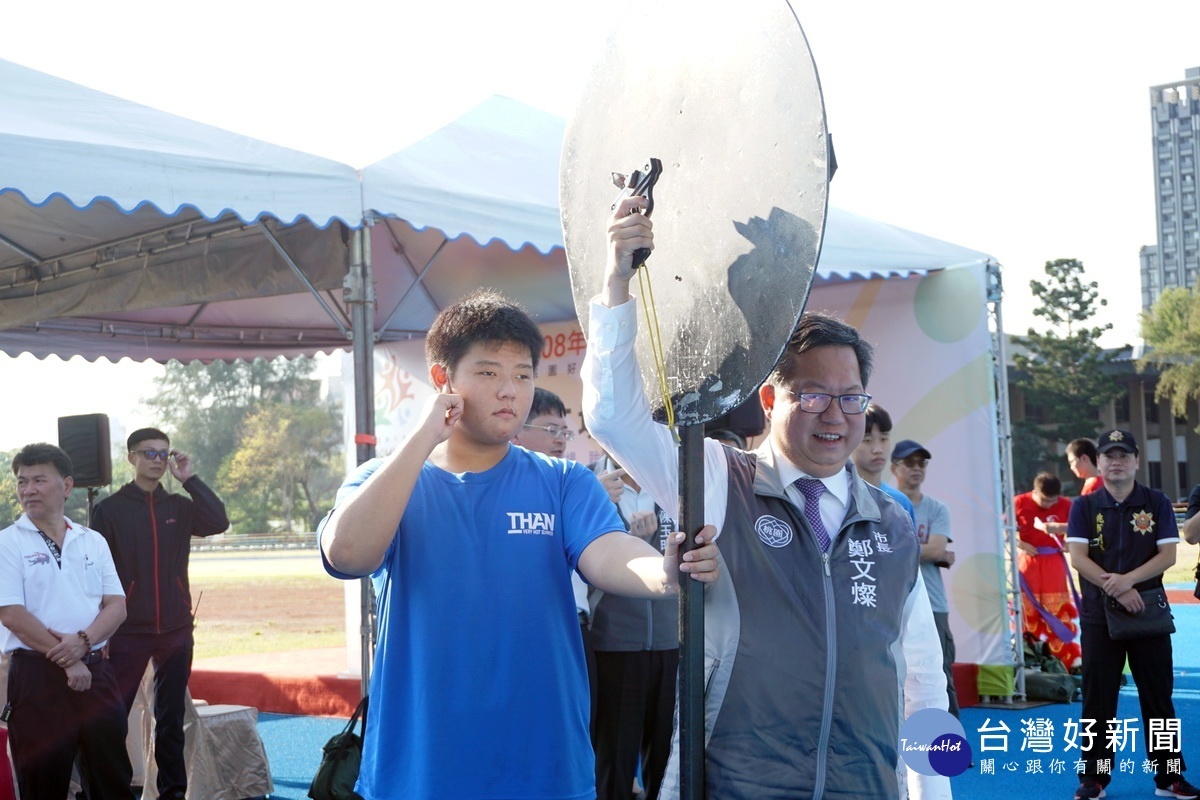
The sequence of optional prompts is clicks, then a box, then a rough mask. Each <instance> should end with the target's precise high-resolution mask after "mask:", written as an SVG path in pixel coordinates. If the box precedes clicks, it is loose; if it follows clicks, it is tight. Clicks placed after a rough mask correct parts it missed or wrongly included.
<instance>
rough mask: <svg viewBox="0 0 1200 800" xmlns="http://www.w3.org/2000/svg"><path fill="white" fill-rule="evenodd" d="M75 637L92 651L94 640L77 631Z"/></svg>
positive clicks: (83, 632)
mask: <svg viewBox="0 0 1200 800" xmlns="http://www.w3.org/2000/svg"><path fill="white" fill-rule="evenodd" d="M75 635H76V636H78V637H79V638H80V639H82V640H83V643H84V644H86V645H87V649H88V650H91V649H92V640H91V639H90V638H88V635H87V633H86V632H85V631H76V632H75Z"/></svg>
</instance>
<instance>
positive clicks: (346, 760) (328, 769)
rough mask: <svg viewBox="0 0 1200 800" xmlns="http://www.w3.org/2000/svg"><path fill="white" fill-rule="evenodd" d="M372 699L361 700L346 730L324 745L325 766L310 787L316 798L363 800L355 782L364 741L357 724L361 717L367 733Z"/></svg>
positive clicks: (322, 758)
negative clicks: (368, 714) (357, 729)
mask: <svg viewBox="0 0 1200 800" xmlns="http://www.w3.org/2000/svg"><path fill="white" fill-rule="evenodd" d="M368 699H369V698H368V697H364V698H363V699H362V701H361V702H359V704H358V708H356V709H354V713H353V714H352V715H351V716H350V721H349V722H347V723H346V727H345V728H343V729H342V732H341V733H338V734H336V735H334V736H333V737H332V738H331V739H330V740H329V741H328V742H326V743H325V747H324V748H322V749H323V754H322V755H321V765H320V766H318V767H317V774H316V775H315V776H313V779H312V784H311V785H310V786H309V787H308V796H309V797H311V798H312V800H362V797H360V796H359V795H358V793H357V792H355V791H354V784H355V782H356V781H358V768H359V764H360V763H361V762H362V745H363V742H362V736H361V735H359V734H357V733H355V732H354V727H355V725H356V724H357V723H358V721H359V719H360V718H361V719H362V729H361V730H362V734H363V735H365V734H366V732H367V700H368Z"/></svg>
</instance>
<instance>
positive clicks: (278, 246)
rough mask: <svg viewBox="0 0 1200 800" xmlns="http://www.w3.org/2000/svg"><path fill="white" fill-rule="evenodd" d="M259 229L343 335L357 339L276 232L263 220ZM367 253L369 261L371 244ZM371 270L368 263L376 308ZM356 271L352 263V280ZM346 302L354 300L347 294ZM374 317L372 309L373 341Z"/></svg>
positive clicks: (370, 284) (370, 322)
mask: <svg viewBox="0 0 1200 800" xmlns="http://www.w3.org/2000/svg"><path fill="white" fill-rule="evenodd" d="M258 229H259V230H261V231H262V233H263V236H266V237H267V241H269V242H270V243H271V244H272V245H273V246H274V247H275V249H276V250H277V251H278V252H279V255H280V257H281V258H283V260H284V263H286V264H287V265H288V266H289V267H291V268H292V272H294V273H296V277H298V278H299V279H300V282H301V283H303V284H304V286H305V288H307V289H308V291H309V293H310V294H311V295H312V296H313V297H315V298H316V299H317V302H318V303H320V304H321V308H323V309H325V313H326V314H328V315H329V318H330V319H331V320H333V324H334V325H336V326H337V328H338V330H339V331H341V332H342V335H343V336H349V337H352V338H354V339H355V341H357V340H358V337H355V336H353V335H352V334H351V332H350V331H348V330H346V326H345V325H343V324H342V321H341V320H340V319H338V318H337V315H336V314H334V313H333V309H332V308H330V307H329V304H328V303H326V302H325V298H324V297H321V292H320V291H319V290H318V289H317V287H315V286H313V285H312V281H310V280H309V279H308V276H307V275H305V274H304V270H302V269H300V265H299V264H297V263H296V262H295V261H294V260H293V259H292V257H291V256H290V255H288V251H287V250H284V249H283V245H282V244H280V243H279V239H277V238H276V237H275V234H273V233H271V231H270V229H268V228H267V226H266V225H263V224H262V222H259V223H258ZM364 230H366V229H365V228H359V229H358V231H356V235H355V237H354V239H355V242H357V240H358V236H357V234H358V233H362V232H363V231H364ZM352 247H353V245H352ZM366 254H367V256H366V257H367V260H368V261H369V260H370V258H371V251H370V247H369V246H367V247H366ZM370 271H371V267H370V264H368V265H367V267H366V273H367V274H366V277H367V279H368V284H369V287H370V288H369V292H370V295H371V299H370V303H371V307H372V309H374V307H375V285H374V284H373V283H370V281H369V279H370V277H371V276H370ZM355 272H356V270H355V268H354V265H351V268H350V275H349V276H348V278H349V279H350V280H353V275H354V273H355ZM347 291H349V288H347ZM346 302H347V304H349V303H350V302H352V301H351V298H350V297H348V296H347V298H346ZM360 302H362V301H360ZM374 317H375V314H374V310H372V312H371V316H370V317H369V318H368V319H367V330H369V331H371V333H372V336H371V341H372V342H374V341H375V338H374V332H375V329H374V327H372V325H373V323H374ZM355 352H356V353H357V352H358V351H357V348H355Z"/></svg>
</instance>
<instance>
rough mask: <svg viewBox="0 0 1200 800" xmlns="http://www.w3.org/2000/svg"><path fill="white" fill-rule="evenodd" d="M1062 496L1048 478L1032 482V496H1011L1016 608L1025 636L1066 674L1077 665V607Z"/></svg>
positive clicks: (1041, 475)
mask: <svg viewBox="0 0 1200 800" xmlns="http://www.w3.org/2000/svg"><path fill="white" fill-rule="evenodd" d="M1061 494H1062V482H1061V481H1059V479H1058V477H1057V476H1056V475H1053V474H1051V473H1049V472H1042V473H1039V474H1038V476H1037V477H1036V478H1034V479H1033V491H1032V492H1026V493H1025V494H1020V495H1017V496H1016V497H1015V498H1014V499H1013V505H1014V506H1015V508H1016V513H1017V533H1018V535H1019V536H1020V542H1019V543H1018V545H1017V546H1018V547H1019V548H1020V550H1021V556H1020V564H1019V567H1020V571H1021V602H1022V608H1023V610H1024V615H1025V633H1027V634H1031V635H1033V636H1034V638H1036V639H1037V640H1039V641H1042V642H1045V643H1046V646H1047V648H1048V649H1049V651H1050V653H1051V654H1052V655H1054V657H1055V658H1057V659H1058V660H1059V661H1061V662H1062V663H1063V666H1065V667H1066V668H1067V669H1068V670H1071V671H1078V670H1079V668H1080V666H1081V665H1082V663H1083V660H1082V656H1081V654H1080V650H1079V604H1078V601H1077V600H1074V599H1073V596H1074V595H1075V587H1074V584H1073V582H1072V581H1071V576H1070V571H1069V569H1068V567H1067V560H1066V557H1065V556H1064V555H1063V536H1064V535H1065V534H1066V531H1067V516H1068V515H1069V514H1070V513H1071V501H1070V500H1067V499H1066V498H1065V497H1060V495H1061Z"/></svg>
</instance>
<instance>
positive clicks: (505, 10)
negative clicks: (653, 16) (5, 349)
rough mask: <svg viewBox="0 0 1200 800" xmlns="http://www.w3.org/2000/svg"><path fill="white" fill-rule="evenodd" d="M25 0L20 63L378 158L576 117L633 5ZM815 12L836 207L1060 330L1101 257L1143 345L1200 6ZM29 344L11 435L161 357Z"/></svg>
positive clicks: (313, 147) (3, 432) (812, 33)
mask: <svg viewBox="0 0 1200 800" xmlns="http://www.w3.org/2000/svg"><path fill="white" fill-rule="evenodd" d="M780 1H781V2H782V0H780ZM722 5H725V4H722ZM10 6H12V7H10V8H6V9H5V23H4V34H3V35H0V58H5V59H8V60H11V61H15V62H17V63H20V64H25V65H27V66H31V67H34V68H36V69H40V70H43V71H46V72H50V73H53V74H55V75H59V76H61V77H64V78H67V79H69V80H73V81H76V82H78V83H82V84H85V85H88V86H91V87H94V88H98V89H101V90H104V91H107V92H110V93H112V94H116V95H119V96H122V97H126V98H129V99H131V100H136V101H138V102H141V103H145V104H147V105H151V106H155V107H158V108H161V109H164V110H167V111H171V112H173V113H177V114H181V115H183V116H187V117H191V118H193V119H197V120H201V121H203V122H207V123H210V124H214V125H218V126H220V127H224V128H228V129H230V130H234V131H237V132H239V133H244V134H247V135H250V136H255V137H258V138H261V139H266V140H269V141H273V142H276V143H279V144H283V145H287V146H290V147H294V148H297V149H300V150H306V151H309V152H312V153H316V154H319V155H323V156H326V157H329V158H334V159H337V160H339V161H344V162H347V163H351V164H354V165H356V166H359V165H362V164H366V163H369V162H371V161H374V160H376V159H378V158H381V157H383V156H385V155H387V154H389V153H391V152H393V151H395V150H398V149H400V148H402V147H404V146H405V145H407V144H409V143H411V142H412V141H415V140H416V139H418V138H420V137H421V136H423V135H425V134H428V133H430V132H432V131H433V130H435V129H437V128H438V127H440V126H441V125H443V124H445V123H446V122H449V121H450V120H452V119H454V118H455V117H457V116H458V115H460V114H461V113H463V112H464V111H466V110H467V109H469V108H470V107H472V106H473V105H475V104H476V103H478V102H479V101H481V100H483V99H484V98H486V97H487V96H489V95H491V94H505V95H508V96H510V97H513V98H515V99H517V100H520V101H522V102H525V103H529V104H531V105H535V106H539V107H541V108H544V109H546V110H548V111H551V112H554V113H558V114H563V115H565V114H566V113H567V112H568V111H569V109H570V107H571V105H572V102H573V99H574V97H575V93H576V92H577V91H578V87H579V86H580V85H581V83H582V81H583V77H584V75H585V73H586V70H587V67H588V65H589V63H590V60H591V57H592V55H593V53H594V52H595V49H596V47H597V46H598V45H599V43H600V42H601V41H602V39H603V36H604V35H605V34H606V32H607V30H608V29H609V28H610V27H611V26H612V24H613V20H612V19H611V17H610V16H609V15H610V14H611V13H612V12H611V8H612V7H615V4H610V3H592V2H583V0H509V2H503V3H499V2H494V0H491V1H488V2H484V1H483V0H479V1H478V2H453V1H452V0H440V2H428V1H426V2H422V3H415V2H410V1H409V0H379V1H376V0H358V1H355V0H346V1H345V2H342V3H338V4H319V5H317V4H313V5H309V4H304V3H295V2H287V3H284V2H265V1H264V0H256V1H254V2H246V1H245V0H242V1H241V2H237V3H234V2H230V1H229V0H210V2H206V3H202V4H199V5H197V4H180V3H164V2H162V1H161V0H154V1H153V2H150V1H146V0H114V2H110V3H95V2H88V3H83V2H79V0H69V1H68V2H65V3H63V2H59V3H14V4H10ZM793 6H794V7H795V9H796V12H797V15H798V17H799V18H800V21H801V24H802V25H803V26H804V30H805V33H806V35H807V37H808V40H809V45H810V47H811V48H812V51H813V55H814V57H815V59H816V63H817V69H818V72H819V74H820V78H821V83H822V88H823V91H824V96H825V105H826V114H827V116H828V125H829V129H830V131H831V132H832V133H833V135H834V141H835V144H836V149H837V156H838V162H839V169H838V173H837V176H836V177H835V179H834V181H833V183H832V185H831V188H830V202H831V204H832V205H835V206H838V207H840V208H843V209H845V210H847V211H852V212H854V213H858V214H863V215H865V216H869V217H874V218H877V219H880V220H883V221H886V222H889V223H892V224H895V225H899V226H901V227H906V228H911V229H913V230H916V231H919V232H921V233H924V234H928V235H931V236H935V237H938V238H941V239H946V240H948V241H951V242H954V243H957V244H960V245H963V246H966V247H970V248H972V249H975V250H981V251H984V252H987V253H990V254H991V255H993V256H994V257H995V258H997V259H998V260H999V261H1000V262H1001V263H1002V264H1003V265H1004V267H1005V271H1004V281H1005V287H1006V292H1007V293H1006V301H1005V306H1004V313H1005V323H1006V328H1007V329H1008V330H1009V331H1010V332H1016V333H1023V332H1024V330H1025V328H1027V327H1028V326H1029V325H1031V324H1036V321H1035V318H1034V317H1033V316H1032V313H1031V312H1032V306H1033V301H1032V296H1031V295H1030V293H1029V290H1028V285H1029V280H1030V279H1031V278H1036V277H1039V276H1040V275H1041V267H1042V265H1043V264H1044V263H1045V262H1046V261H1047V260H1050V259H1055V258H1065V257H1076V258H1080V259H1082V260H1083V262H1084V263H1085V265H1086V266H1087V268H1088V273H1089V275H1090V276H1091V278H1092V279H1093V280H1097V281H1099V283H1100V289H1101V292H1102V295H1103V296H1104V297H1107V298H1108V300H1109V307H1108V309H1106V310H1105V311H1104V313H1103V316H1102V319H1101V321H1104V322H1112V323H1114V325H1115V326H1116V330H1115V331H1114V333H1113V335H1111V336H1109V337H1107V338H1106V339H1105V340H1104V343H1105V344H1107V345H1118V344H1122V343H1126V342H1132V341H1134V340H1135V339H1136V338H1137V336H1138V329H1137V314H1138V312H1139V311H1140V305H1141V301H1140V297H1141V290H1140V284H1139V278H1138V255H1137V254H1138V249H1139V248H1140V247H1141V246H1142V245H1144V244H1149V243H1152V242H1153V241H1154V237H1155V221H1154V213H1155V212H1154V194H1153V174H1152V161H1151V152H1150V120H1149V111H1148V109H1149V92H1148V88H1149V87H1150V86H1152V85H1156V84H1162V83H1168V82H1170V81H1173V80H1176V79H1182V78H1183V75H1184V70H1185V69H1186V68H1187V67H1191V66H1200V39H1198V38H1197V35H1196V32H1197V31H1198V30H1200V2H1196V0H1162V1H1160V2H1155V1H1154V0H1144V2H1141V3H1137V4H1122V5H1121V6H1120V7H1119V9H1120V10H1119V12H1118V11H1117V10H1116V8H1117V7H1113V6H1109V5H1108V4H1103V3H1095V2H1078V1H1077V0H1056V1H1055V2H1045V0H1042V2H1037V3H1035V2H1030V1H1029V0H1013V1H1012V2H1008V3H1002V4H1001V3H989V4H983V3H972V2H962V0H957V2H946V1H943V0H912V2H908V3H896V2H883V1H882V0H871V1H869V2H852V1H851V0H841V1H840V2H830V0H822V2H815V1H812V2H800V1H799V0H797V2H794V3H793ZM708 7H709V6H708V5H707V2H706V0H697V2H696V3H694V4H693V8H695V9H696V13H705V9H706V8H708ZM726 7H728V6H726ZM652 42H653V37H652V35H648V36H647V46H652ZM27 360H28V357H24V358H22V359H17V360H15V361H14V360H13V359H7V358H0V371H2V372H0V374H4V375H5V376H6V377H8V378H9V379H10V381H13V382H11V383H9V386H10V387H22V386H30V387H31V388H32V387H33V386H34V385H35V384H40V386H41V389H40V390H39V391H37V392H36V395H37V397H38V399H37V400H36V401H34V402H26V404H25V405H24V406H21V407H18V408H21V409H23V410H22V411H20V412H14V411H12V410H11V408H12V407H11V406H0V412H3V413H0V448H6V447H11V446H15V445H16V444H20V443H22V442H25V441H29V440H30V439H31V438H34V437H35V436H37V435H41V436H44V437H46V438H51V439H52V440H53V438H54V437H55V435H56V434H55V419H56V418H57V416H58V415H59V414H65V413H87V412H89V411H104V412H107V413H109V414H110V415H113V414H118V413H119V412H121V411H122V410H124V415H125V416H132V414H131V413H130V412H129V410H128V409H129V406H130V405H131V404H132V401H134V400H136V398H137V397H139V396H141V395H143V394H145V392H146V391H148V389H149V381H148V379H147V378H146V375H148V374H151V373H153V372H154V371H155V368H154V367H153V366H150V367H145V366H143V367H131V366H116V367H114V366H112V365H108V364H106V363H102V364H100V365H92V366H90V367H89V366H87V365H84V366H79V365H76V364H74V362H72V364H71V365H67V366H61V365H59V366H57V367H51V366H48V364H46V363H43V364H38V363H35V364H33V365H24V364H23V362H24V361H27ZM79 384H82V385H83V386H84V387H85V389H86V395H85V396H84V397H83V398H80V397H79V396H78V395H77V392H76V391H75V390H74V387H76V386H78V385H79ZM21 393H22V394H24V393H23V392H21ZM6 394H11V390H10V392H9V393H6ZM67 401H72V402H73V406H70V407H68V409H67V410H60V404H62V403H66V402H67ZM84 401H86V402H84ZM80 405H82V406H86V407H84V408H83V410H75V409H76V407H79V406H80ZM50 412H52V413H50ZM14 414H17V416H14ZM18 420H19V421H18ZM40 431H45V433H39V432H40Z"/></svg>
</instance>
